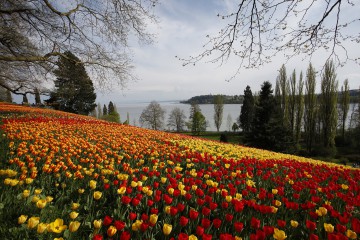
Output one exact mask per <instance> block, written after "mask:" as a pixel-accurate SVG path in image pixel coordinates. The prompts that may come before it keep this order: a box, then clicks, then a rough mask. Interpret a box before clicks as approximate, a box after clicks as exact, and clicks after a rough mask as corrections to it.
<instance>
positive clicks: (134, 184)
mask: <svg viewBox="0 0 360 240" xmlns="http://www.w3.org/2000/svg"><path fill="white" fill-rule="evenodd" d="M130 185H131V187H133V188H135V187H137V186H138V184H137V182H135V181H131V183H130Z"/></svg>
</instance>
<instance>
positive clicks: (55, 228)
mask: <svg viewBox="0 0 360 240" xmlns="http://www.w3.org/2000/svg"><path fill="white" fill-rule="evenodd" d="M65 229H67V226H66V225H64V220H62V219H61V218H57V219H56V220H55V221H54V222H52V223H50V224H49V225H48V227H47V230H48V231H49V232H54V233H61V232H62V231H64V230H65Z"/></svg>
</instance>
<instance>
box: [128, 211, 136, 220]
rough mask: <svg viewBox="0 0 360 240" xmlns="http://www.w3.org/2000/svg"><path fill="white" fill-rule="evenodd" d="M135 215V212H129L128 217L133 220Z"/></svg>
mask: <svg viewBox="0 0 360 240" xmlns="http://www.w3.org/2000/svg"><path fill="white" fill-rule="evenodd" d="M136 217H137V214H136V213H133V212H131V213H129V218H130V220H131V221H133V220H135V219H136Z"/></svg>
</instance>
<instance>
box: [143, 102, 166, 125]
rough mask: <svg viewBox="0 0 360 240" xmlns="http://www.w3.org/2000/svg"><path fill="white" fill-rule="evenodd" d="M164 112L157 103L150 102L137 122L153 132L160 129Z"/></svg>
mask: <svg viewBox="0 0 360 240" xmlns="http://www.w3.org/2000/svg"><path fill="white" fill-rule="evenodd" d="M164 118H165V110H164V109H162V107H161V106H160V104H159V103H157V102H156V101H152V102H151V103H150V104H149V105H148V106H147V107H146V108H145V109H144V110H143V111H142V113H141V115H140V119H139V122H140V124H141V125H142V126H143V125H145V126H147V127H149V128H151V129H154V130H160V129H162V127H163V125H164Z"/></svg>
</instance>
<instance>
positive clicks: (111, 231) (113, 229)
mask: <svg viewBox="0 0 360 240" xmlns="http://www.w3.org/2000/svg"><path fill="white" fill-rule="evenodd" d="M116 232H117V229H116V227H114V226H110V227H109V228H108V230H107V231H106V233H107V235H108V236H109V237H112V236H114V235H115V233H116Z"/></svg>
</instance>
